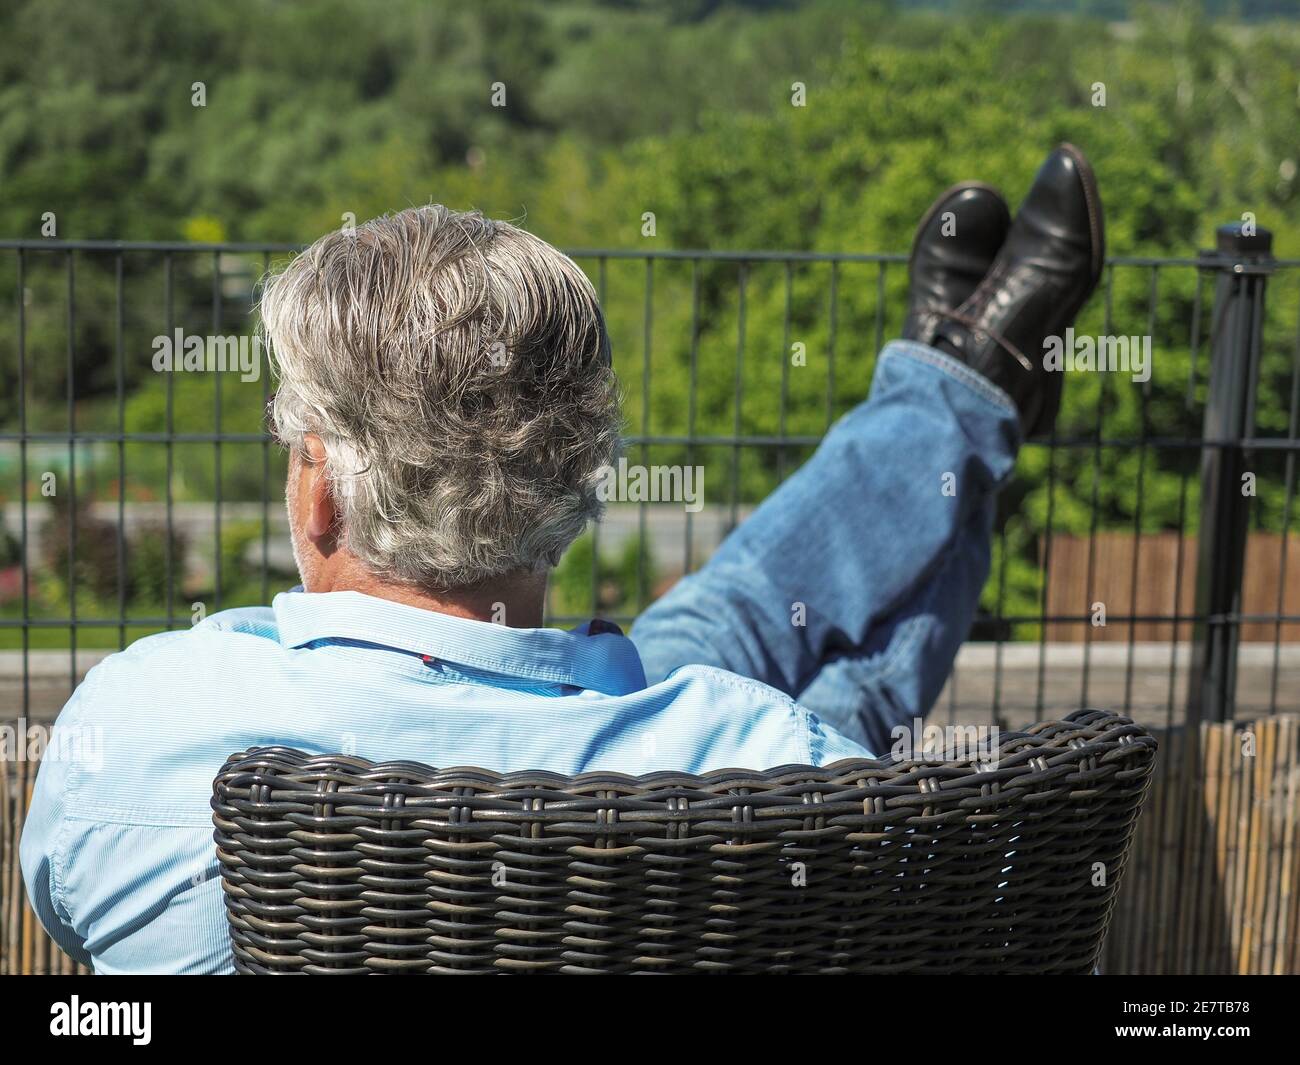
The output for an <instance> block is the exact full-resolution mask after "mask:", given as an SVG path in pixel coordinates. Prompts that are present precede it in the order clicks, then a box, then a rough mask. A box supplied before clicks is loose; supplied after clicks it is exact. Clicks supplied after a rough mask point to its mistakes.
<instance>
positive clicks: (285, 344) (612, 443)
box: [261, 205, 621, 590]
mask: <svg viewBox="0 0 1300 1065" xmlns="http://www.w3.org/2000/svg"><path fill="white" fill-rule="evenodd" d="M261 315H262V330H263V335H264V338H265V341H266V344H267V348H268V351H269V353H270V357H271V361H272V365H273V367H274V369H275V372H276V374H277V376H278V378H279V381H278V384H277V390H276V393H275V398H274V400H273V401H272V410H271V413H272V419H273V426H274V431H275V433H276V435H277V438H278V439H279V440H280V441H281V442H282V443H284V444H285V445H287V446H289V447H291V448H299V449H300V448H301V447H302V441H303V437H304V435H305V434H307V433H316V434H317V435H318V436H319V437H320V438H321V441H322V443H323V444H324V446H325V454H326V472H327V476H328V477H329V483H330V486H331V490H332V492H333V493H334V499H335V503H336V505H337V506H338V508H339V511H340V515H341V522H340V524H341V531H342V534H343V537H344V543H345V544H346V546H347V548H348V550H349V551H350V552H351V553H352V554H354V555H355V556H356V557H357V558H358V559H360V560H361V561H362V562H363V563H364V564H365V565H366V566H367V568H368V569H370V570H371V571H372V572H374V573H375V574H377V575H379V576H381V577H384V578H386V579H390V580H395V581H399V582H402V583H408V584H414V585H418V586H420V587H425V588H430V589H435V590H447V589H449V588H457V587H469V586H472V585H475V584H479V583H481V582H483V581H486V580H490V579H492V578H496V577H501V576H504V575H507V574H511V573H519V572H524V571H537V570H540V569H544V568H546V567H549V566H553V565H555V564H556V563H557V562H558V561H559V558H560V555H561V554H562V553H563V551H564V550H565V548H567V547H568V546H569V545H570V544H571V543H572V542H573V541H574V540H575V539H576V538H577V537H578V536H579V534H580V533H581V532H582V531H583V529H584V528H585V527H586V524H587V522H588V521H590V520H593V519H598V518H599V516H600V513H601V509H602V504H601V502H600V501H599V499H598V498H597V487H598V485H599V484H600V482H601V473H602V470H603V469H604V467H606V466H607V465H609V464H610V463H611V462H613V461H614V459H615V458H616V457H617V455H618V450H619V430H620V427H621V419H620V415H619V402H618V389H617V383H616V380H615V377H614V373H613V370H612V369H611V367H610V358H609V336H608V334H607V332H606V330H605V321H604V316H603V315H602V314H601V311H600V306H599V304H598V301H597V298H596V293H595V290H594V289H593V288H592V286H591V282H590V281H589V280H588V279H587V276H586V275H585V274H584V273H583V272H582V270H581V269H579V267H578V266H577V265H576V264H575V263H574V262H573V260H572V259H569V258H568V257H567V256H565V255H563V254H561V253H560V252H558V251H557V250H556V249H554V248H552V247H551V246H550V245H549V244H547V243H545V242H544V241H542V240H539V239H538V238H537V237H534V236H533V235H532V234H530V233H526V232H524V231H523V230H521V229H518V228H516V227H515V226H512V225H509V224H507V223H505V222H494V221H492V220H490V219H488V218H485V217H484V216H483V215H482V214H480V213H479V212H477V211H471V212H465V213H460V212H456V211H451V210H448V209H447V208H446V207H442V206H438V205H434V206H429V207H420V208H415V209H411V210H406V211H401V212H400V213H398V214H394V215H386V216H384V217H383V218H377V219H374V220H373V221H370V222H367V223H365V224H364V225H360V226H357V227H356V229H355V232H348V231H339V232H332V233H329V234H328V235H326V236H324V237H321V238H320V239H319V240H318V241H316V243H315V244H313V245H312V246H311V247H310V248H308V249H307V250H306V251H305V252H303V253H302V254H301V255H300V256H298V257H297V258H296V259H294V260H293V261H292V262H291V263H290V264H289V265H288V266H287V267H286V268H285V269H284V270H283V271H282V272H281V273H279V274H278V275H276V276H273V277H272V278H270V279H269V281H268V283H267V285H266V287H265V289H264V291H263V294H262V299H261Z"/></svg>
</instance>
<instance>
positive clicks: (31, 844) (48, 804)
mask: <svg viewBox="0 0 1300 1065" xmlns="http://www.w3.org/2000/svg"><path fill="white" fill-rule="evenodd" d="M85 688H86V684H82V686H81V687H79V688H78V689H77V690H76V691H75V692H73V695H72V698H71V699H69V700H68V703H67V705H66V706H64V708H63V710H62V712H61V713H60V714H59V717H58V720H57V721H56V722H55V725H54V728H53V730H52V731H51V735H50V741H49V743H48V745H47V747H46V750H45V752H44V756H43V757H42V758H41V766H40V769H39V770H38V771H37V774H36V784H35V787H34V788H33V789H32V802H31V806H30V808H29V809H28V811H27V818H26V820H25V821H24V823H23V834H22V839H21V840H20V841H19V844H18V851H19V860H20V862H21V863H22V870H23V882H24V883H25V884H26V885H27V897H28V899H29V900H30V902H31V906H32V909H33V910H34V911H35V913H36V916H37V918H38V919H39V920H40V922H41V924H42V925H43V926H44V928H45V931H46V932H48V933H49V934H50V938H51V939H53V940H54V942H56V943H57V944H58V945H59V946H60V947H61V948H62V949H63V950H64V951H65V952H66V953H67V954H69V955H70V956H71V957H72V958H74V959H75V960H76V961H78V962H80V963H81V964H83V965H89V964H90V955H89V954H88V953H87V951H86V943H85V940H84V939H83V938H82V937H81V936H80V935H78V934H77V932H76V930H75V929H74V928H73V927H72V917H71V915H70V914H69V913H68V909H67V906H66V904H65V901H64V898H63V880H62V874H63V866H62V853H61V851H60V846H61V844H62V842H63V836H64V830H65V828H66V827H67V821H66V810H65V804H64V797H65V796H66V795H67V794H68V789H69V788H70V787H71V783H72V782H71V779H70V778H71V776H72V773H73V770H74V763H73V762H72V761H70V760H69V759H67V758H65V757H62V756H61V752H63V751H65V750H68V749H72V747H73V745H72V744H66V745H65V744H64V736H63V734H64V733H65V732H66V731H67V730H69V729H75V728H76V727H77V725H76V723H75V719H76V712H77V707H78V703H79V700H80V697H81V693H82V691H84V690H85Z"/></svg>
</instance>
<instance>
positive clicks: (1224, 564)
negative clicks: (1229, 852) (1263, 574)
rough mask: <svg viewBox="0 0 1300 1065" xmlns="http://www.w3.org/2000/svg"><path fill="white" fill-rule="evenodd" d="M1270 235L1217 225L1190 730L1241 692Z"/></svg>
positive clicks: (1226, 712) (1226, 713)
mask: <svg viewBox="0 0 1300 1065" xmlns="http://www.w3.org/2000/svg"><path fill="white" fill-rule="evenodd" d="M1272 248H1273V234H1272V233H1271V232H1269V231H1268V230H1266V229H1253V230H1251V231H1249V232H1247V231H1246V227H1245V226H1243V224H1242V223H1240V222H1233V223H1230V224H1229V225H1226V226H1220V227H1219V230H1218V246H1217V249H1216V251H1215V252H1213V253H1211V254H1212V255H1213V256H1214V257H1215V259H1216V261H1215V263H1214V264H1213V265H1212V267H1211V268H1212V269H1213V270H1214V271H1215V274H1216V286H1215V293H1214V325H1213V327H1212V330H1213V334H1212V339H1211V351H1210V382H1209V389H1208V392H1207V396H1206V404H1205V420H1204V424H1203V427H1202V436H1203V439H1204V441H1205V445H1204V448H1203V449H1202V452H1201V522H1200V533H1199V538H1198V542H1197V560H1196V622H1195V628H1194V629H1193V633H1192V662H1191V674H1190V676H1189V678H1188V695H1187V723H1188V727H1189V728H1195V727H1196V726H1197V725H1199V723H1200V722H1201V721H1228V720H1231V718H1232V716H1233V710H1234V705H1235V701H1236V688H1237V644H1238V641H1239V639H1240V636H1241V628H1240V621H1239V620H1238V617H1239V615H1240V613H1241V582H1242V575H1243V567H1244V563H1245V557H1246V531H1247V520H1248V518H1249V514H1250V506H1249V501H1248V499H1247V497H1246V496H1244V495H1243V494H1242V490H1241V488H1242V478H1241V475H1242V473H1244V472H1245V469H1246V454H1245V451H1244V449H1243V447H1242V441H1243V439H1244V438H1246V437H1247V436H1248V435H1249V434H1250V433H1251V432H1253V428H1254V427H1253V424H1252V422H1253V415H1254V397H1253V395H1252V388H1251V384H1252V382H1253V381H1254V380H1255V378H1256V375H1257V373H1258V368H1259V352H1260V339H1261V332H1262V320H1263V309H1264V291H1265V285H1266V282H1267V277H1268V273H1269V272H1270V270H1271V269H1272V261H1273V255H1272Z"/></svg>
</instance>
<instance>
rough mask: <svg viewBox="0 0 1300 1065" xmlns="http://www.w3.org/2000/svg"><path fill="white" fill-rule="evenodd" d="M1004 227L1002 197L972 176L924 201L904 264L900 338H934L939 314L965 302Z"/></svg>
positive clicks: (1007, 217) (1006, 224) (1007, 221)
mask: <svg viewBox="0 0 1300 1065" xmlns="http://www.w3.org/2000/svg"><path fill="white" fill-rule="evenodd" d="M1010 227H1011V212H1010V211H1009V210H1008V209H1007V201H1006V200H1004V199H1003V198H1002V195H1001V194H1000V193H999V192H998V191H997V189H994V188H991V187H990V186H988V185H982V184H980V183H979V182H977V181H964V182H962V183H961V184H960V185H954V186H953V187H952V188H950V189H949V190H948V191H947V192H945V193H944V194H943V195H942V196H940V197H939V198H938V199H937V200H935V201H934V203H932V204H931V205H930V209H929V210H928V211H926V212H925V216H924V217H923V218H922V219H921V224H920V225H919V226H917V227H916V236H915V237H913V238H912V254H911V256H910V258H909V259H908V263H907V276H908V280H909V281H910V283H911V284H910V292H909V297H908V306H907V321H906V323H905V324H904V326H903V338H904V339H905V340H918V341H920V342H921V343H922V344H932V343H933V342H934V333H935V330H936V329H937V328H938V326H939V325H940V323H941V322H943V321H944V315H945V314H946V313H947V312H949V311H953V310H956V308H957V307H959V306H960V305H961V304H962V303H963V302H965V300H966V299H967V297H969V296H970V294H971V293H972V292H974V291H975V288H976V286H978V285H979V283H980V282H981V281H982V280H983V279H984V275H985V274H987V273H988V271H989V267H990V266H992V264H993V260H994V258H995V257H996V256H997V254H998V249H999V248H1001V247H1002V242H1003V240H1005V239H1006V236H1007V230H1008V229H1009V228H1010Z"/></svg>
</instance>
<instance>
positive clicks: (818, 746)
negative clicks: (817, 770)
mask: <svg viewBox="0 0 1300 1065" xmlns="http://www.w3.org/2000/svg"><path fill="white" fill-rule="evenodd" d="M805 713H806V714H807V721H808V726H807V727H808V755H809V761H811V763H812V764H813V765H830V764H831V763H832V762H838V761H839V760H840V759H841V758H874V757H875V756H874V755H873V754H872V753H871V752H870V751H869V750H867V749H866V748H865V747H863V746H862V744H860V743H855V742H854V741H853V740H851V739H849V738H848V737H847V736H845V735H842V734H841V733H839V732H836V731H835V729H833V728H832V727H831V726H830V725H828V724H826V722H825V721H822V720H821V718H819V717H818V716H817V715H816V714H814V713H813V712H812V711H811V710H806V711H805Z"/></svg>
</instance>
